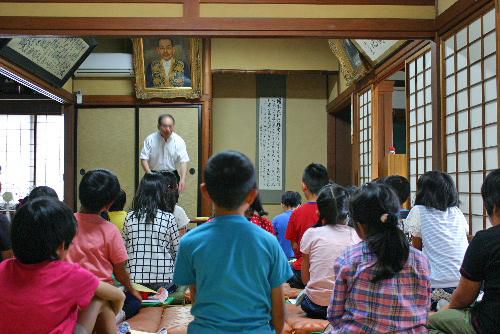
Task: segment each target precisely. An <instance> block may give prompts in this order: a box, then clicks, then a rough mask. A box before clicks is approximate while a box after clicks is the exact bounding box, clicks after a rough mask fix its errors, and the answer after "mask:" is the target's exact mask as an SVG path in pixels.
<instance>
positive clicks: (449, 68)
mask: <svg viewBox="0 0 500 334" xmlns="http://www.w3.org/2000/svg"><path fill="white" fill-rule="evenodd" d="M454 72H455V57H450V58H448V59H446V76H448V75H450V74H453V73H454Z"/></svg>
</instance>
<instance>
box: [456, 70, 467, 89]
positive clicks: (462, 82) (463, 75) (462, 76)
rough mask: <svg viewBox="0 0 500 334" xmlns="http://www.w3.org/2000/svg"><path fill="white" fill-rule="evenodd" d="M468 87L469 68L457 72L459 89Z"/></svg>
mask: <svg viewBox="0 0 500 334" xmlns="http://www.w3.org/2000/svg"><path fill="white" fill-rule="evenodd" d="M465 87H467V69H465V70H462V71H461V72H458V73H457V90H462V89H464V88H465Z"/></svg>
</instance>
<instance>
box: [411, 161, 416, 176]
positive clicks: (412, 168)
mask: <svg viewBox="0 0 500 334" xmlns="http://www.w3.org/2000/svg"><path fill="white" fill-rule="evenodd" d="M410 174H412V175H413V174H417V161H416V160H415V159H411V160H410Z"/></svg>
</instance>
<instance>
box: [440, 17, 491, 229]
mask: <svg viewBox="0 0 500 334" xmlns="http://www.w3.org/2000/svg"><path fill="white" fill-rule="evenodd" d="M442 54H443V56H444V60H443V73H444V84H445V85H444V93H445V101H444V102H445V107H444V129H445V131H444V132H445V134H444V140H445V155H446V161H445V163H446V170H447V172H448V173H450V175H452V177H453V178H454V180H455V182H456V184H457V188H458V191H459V194H460V201H461V209H462V211H463V212H464V214H465V216H466V218H467V220H468V221H469V226H470V232H471V233H473V234H474V233H476V232H477V231H479V230H482V229H485V228H487V227H488V226H489V223H488V220H487V219H486V217H485V213H484V212H483V202H482V199H481V194H480V190H481V185H482V183H483V180H484V178H485V176H486V174H487V173H488V172H489V171H491V170H492V169H495V168H498V147H497V145H498V143H497V80H496V70H497V69H496V32H495V11H494V10H491V11H489V12H488V13H486V14H484V15H483V16H481V17H480V18H478V19H476V20H475V21H473V22H472V23H470V24H469V25H467V26H466V27H465V28H463V29H461V30H460V31H459V32H458V33H456V34H454V35H453V36H451V37H449V38H447V39H446V40H445V41H444V43H443V50H442Z"/></svg>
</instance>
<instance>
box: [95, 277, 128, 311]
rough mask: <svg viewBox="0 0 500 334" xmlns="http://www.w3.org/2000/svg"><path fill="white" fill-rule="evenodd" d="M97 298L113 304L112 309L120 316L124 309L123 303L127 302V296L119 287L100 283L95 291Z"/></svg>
mask: <svg viewBox="0 0 500 334" xmlns="http://www.w3.org/2000/svg"><path fill="white" fill-rule="evenodd" d="M95 296H96V297H98V298H100V299H102V300H104V301H109V302H110V303H111V308H112V309H113V312H115V314H118V312H120V310H121V309H122V308H123V302H124V301H125V294H124V293H123V291H122V290H120V289H119V288H117V287H114V286H112V285H111V284H108V283H106V282H100V283H99V285H98V286H97V290H96V291H95Z"/></svg>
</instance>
